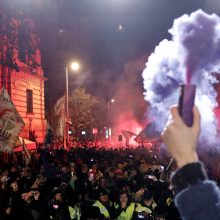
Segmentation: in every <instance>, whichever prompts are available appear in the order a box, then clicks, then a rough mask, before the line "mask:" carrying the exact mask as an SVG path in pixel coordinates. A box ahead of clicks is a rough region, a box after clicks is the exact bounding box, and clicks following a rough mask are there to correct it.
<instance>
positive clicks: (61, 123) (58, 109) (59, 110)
mask: <svg viewBox="0 0 220 220" xmlns="http://www.w3.org/2000/svg"><path fill="white" fill-rule="evenodd" d="M54 112H55V115H56V117H57V121H56V122H57V124H56V129H55V131H54V135H55V137H57V138H58V139H60V140H62V139H63V136H64V129H65V123H66V117H65V96H62V97H61V98H59V100H58V101H57V102H56V104H55V106H54Z"/></svg>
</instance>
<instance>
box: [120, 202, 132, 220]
mask: <svg viewBox="0 0 220 220" xmlns="http://www.w3.org/2000/svg"><path fill="white" fill-rule="evenodd" d="M134 210H135V203H133V202H132V203H131V204H130V205H129V206H128V207H127V209H126V210H125V211H122V212H121V214H120V215H119V216H118V218H117V220H130V219H132V216H133V214H134Z"/></svg>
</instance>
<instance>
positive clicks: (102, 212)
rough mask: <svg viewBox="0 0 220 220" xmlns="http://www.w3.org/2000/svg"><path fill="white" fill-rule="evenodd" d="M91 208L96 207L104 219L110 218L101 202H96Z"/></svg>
mask: <svg viewBox="0 0 220 220" xmlns="http://www.w3.org/2000/svg"><path fill="white" fill-rule="evenodd" d="M92 206H95V207H98V208H99V210H100V212H101V214H102V215H104V216H105V218H110V215H109V212H108V210H107V209H106V208H105V206H104V205H102V203H101V202H99V201H98V200H97V201H96V202H95V203H94V204H93V205H92Z"/></svg>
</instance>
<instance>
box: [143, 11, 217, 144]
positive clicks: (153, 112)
mask: <svg viewBox="0 0 220 220" xmlns="http://www.w3.org/2000/svg"><path fill="white" fill-rule="evenodd" d="M169 33H171V35H172V40H171V41H168V40H163V41H162V42H160V44H159V45H158V46H157V47H156V48H155V51H154V53H153V54H151V56H150V57H149V59H148V62H147V63H146V68H145V69H144V71H143V78H144V89H145V91H146V92H145V93H144V95H145V100H146V101H148V102H149V103H150V104H151V109H150V111H149V115H150V117H153V118H155V119H156V120H155V123H156V125H157V130H158V131H161V130H162V129H163V127H164V125H165V123H166V121H167V117H168V114H169V108H170V106H171V105H173V104H176V103H178V94H179V93H178V88H179V85H180V84H183V83H189V82H191V83H192V84H195V85H196V86H197V92H196V105H197V106H198V108H199V110H200V113H201V116H202V131H201V141H202V142H205V143H207V144H209V145H212V144H214V143H216V134H217V121H216V118H215V114H214V112H213V109H214V108H215V107H217V105H218V104H217V101H216V97H217V93H216V91H215V89H214V86H213V84H214V83H217V80H216V77H215V76H214V75H213V74H212V73H213V72H218V71H219V68H220V18H219V17H218V16H217V15H215V14H212V15H208V14H206V13H205V12H203V11H202V10H198V11H196V12H193V13H192V14H190V15H183V16H181V17H180V18H178V19H175V20H174V24H173V27H172V28H171V29H170V30H169ZM187 74H188V76H187Z"/></svg>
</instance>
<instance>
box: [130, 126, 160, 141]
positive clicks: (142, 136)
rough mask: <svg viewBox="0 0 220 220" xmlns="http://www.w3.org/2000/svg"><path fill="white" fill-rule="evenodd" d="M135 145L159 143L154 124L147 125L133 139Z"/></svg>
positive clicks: (158, 133) (158, 134)
mask: <svg viewBox="0 0 220 220" xmlns="http://www.w3.org/2000/svg"><path fill="white" fill-rule="evenodd" d="M134 140H135V141H136V142H137V143H157V142H159V141H160V132H159V131H157V129H156V126H155V124H154V123H153V122H152V123H149V124H148V125H147V126H146V127H145V128H144V129H143V130H142V131H141V132H140V133H139V134H138V135H137V137H136V138H135V139H134Z"/></svg>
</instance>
